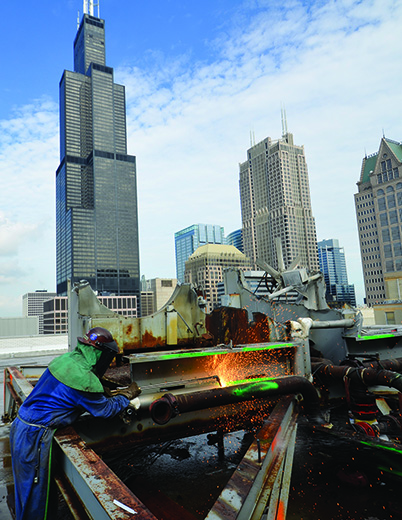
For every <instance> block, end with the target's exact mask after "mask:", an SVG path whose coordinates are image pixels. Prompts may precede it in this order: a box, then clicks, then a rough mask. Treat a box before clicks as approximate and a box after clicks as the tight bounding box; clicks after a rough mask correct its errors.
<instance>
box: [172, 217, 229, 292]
mask: <svg viewBox="0 0 402 520" xmlns="http://www.w3.org/2000/svg"><path fill="white" fill-rule="evenodd" d="M224 243H225V232H224V229H223V227H221V226H217V225H213V224H193V225H192V226H189V227H186V228H184V229H182V230H180V231H177V232H176V233H175V234H174V245H175V254H176V278H177V280H178V281H179V282H182V283H183V282H184V271H185V263H186V261H187V260H188V258H189V256H190V255H192V254H193V253H194V251H195V250H196V249H198V248H199V247H200V246H203V245H205V244H224Z"/></svg>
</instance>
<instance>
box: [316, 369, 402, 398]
mask: <svg viewBox="0 0 402 520" xmlns="http://www.w3.org/2000/svg"><path fill="white" fill-rule="evenodd" d="M381 363H383V362H382V361H381ZM311 368H312V372H313V374H314V376H315V377H316V376H321V377H324V378H329V379H337V380H343V379H344V378H348V379H350V380H351V381H354V382H355V383H358V384H360V385H364V386H370V385H384V386H388V387H391V388H395V389H396V390H398V391H399V392H402V375H401V374H399V373H398V372H393V371H391V370H385V369H383V368H380V369H378V368H371V367H351V366H347V365H343V366H335V365H331V364H327V363H325V362H324V363H312V365H311Z"/></svg>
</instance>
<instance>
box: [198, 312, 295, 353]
mask: <svg viewBox="0 0 402 520" xmlns="http://www.w3.org/2000/svg"><path fill="white" fill-rule="evenodd" d="M206 328H207V330H208V332H209V333H210V334H212V336H213V338H214V343H215V344H219V343H224V344H228V343H229V342H230V341H232V343H233V345H240V344H244V343H262V342H268V341H279V340H286V339H288V338H289V330H288V329H287V328H286V326H283V327H277V326H275V324H274V322H273V320H272V319H271V318H269V317H268V316H267V315H266V314H262V313H261V312H254V313H253V318H252V320H250V321H249V317H248V312H247V309H236V308H234V307H221V308H219V309H215V310H213V311H212V313H211V314H208V315H207V316H206Z"/></svg>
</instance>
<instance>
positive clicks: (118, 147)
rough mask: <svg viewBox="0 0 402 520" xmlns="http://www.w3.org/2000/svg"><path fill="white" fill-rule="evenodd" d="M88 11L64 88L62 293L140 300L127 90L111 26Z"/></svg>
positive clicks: (59, 190) (59, 227) (59, 212)
mask: <svg viewBox="0 0 402 520" xmlns="http://www.w3.org/2000/svg"><path fill="white" fill-rule="evenodd" d="M87 5H88V4H87ZM89 5H90V9H89V11H90V12H89V13H84V16H83V18H82V20H81V23H80V26H79V28H78V31H77V35H76V37H75V40H74V71H72V72H71V71H68V70H65V71H64V73H63V76H62V78H61V81H60V165H59V167H58V169H57V172H56V257H57V261H56V265H57V294H59V295H65V294H66V291H67V280H68V279H70V280H71V282H72V283H74V282H75V281H79V280H82V279H85V280H87V281H88V282H89V283H90V285H91V287H92V289H93V290H94V291H98V292H100V293H101V292H107V293H111V294H116V295H135V296H137V299H138V300H139V295H140V275H139V273H140V269H139V247H138V217H137V180H136V163H135V157H134V156H133V155H128V154H127V135H126V113H125V112H126V109H125V89H124V86H122V85H118V84H116V83H115V82H114V78H113V69H112V68H111V67H109V66H107V65H106V57H105V21H104V20H102V19H100V18H98V17H95V16H93V2H90V4H89ZM87 10H88V8H87Z"/></svg>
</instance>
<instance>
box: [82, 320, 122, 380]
mask: <svg viewBox="0 0 402 520" xmlns="http://www.w3.org/2000/svg"><path fill="white" fill-rule="evenodd" d="M77 339H78V341H79V342H80V343H82V344H83V345H90V346H91V347H94V348H96V349H98V350H101V351H102V354H101V356H100V358H99V360H98V362H97V363H96V366H95V371H96V374H97V375H98V377H102V376H103V375H104V373H105V372H106V370H107V369H108V368H109V365H110V363H111V362H112V361H113V358H114V357H115V356H116V354H117V353H118V352H119V348H118V346H117V343H116V342H115V341H114V339H113V336H112V335H111V333H110V332H109V331H108V330H107V329H104V328H103V327H94V328H93V329H90V330H89V331H88V332H87V333H86V334H85V335H84V337H82V338H77Z"/></svg>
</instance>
